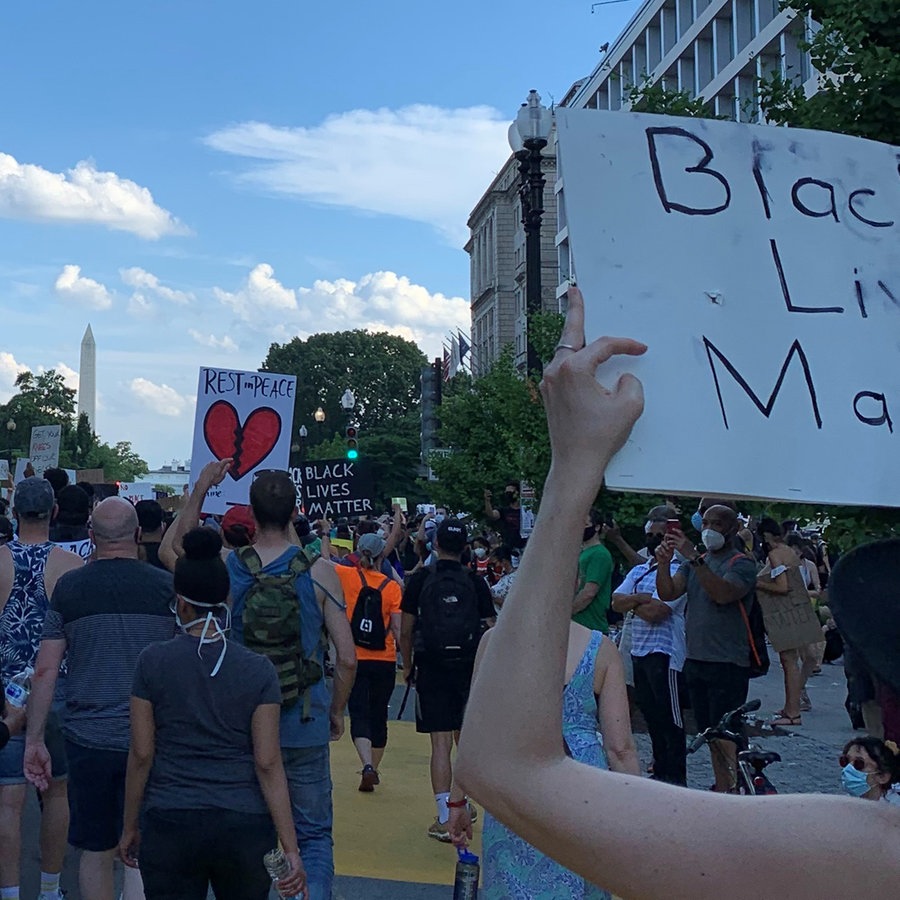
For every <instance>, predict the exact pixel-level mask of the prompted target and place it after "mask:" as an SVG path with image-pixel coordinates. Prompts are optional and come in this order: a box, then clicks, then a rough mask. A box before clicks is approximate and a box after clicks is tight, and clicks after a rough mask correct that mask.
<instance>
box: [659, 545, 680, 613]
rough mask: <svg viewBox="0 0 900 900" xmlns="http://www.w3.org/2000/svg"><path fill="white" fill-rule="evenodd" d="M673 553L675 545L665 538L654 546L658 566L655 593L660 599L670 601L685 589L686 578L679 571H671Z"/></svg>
mask: <svg viewBox="0 0 900 900" xmlns="http://www.w3.org/2000/svg"><path fill="white" fill-rule="evenodd" d="M674 555H675V545H674V544H673V542H672V541H671V540H670V539H669V538H666V539H664V540H663V542H662V543H661V544H660V545H659V546H658V547H657V548H656V561H657V563H658V564H659V568H658V569H657V570H656V593H657V594H659V598H660V600H665V601H671V600H676V599H677V598H678V597H680V596H681V595H682V594H683V593H684V592H685V590H686V589H687V579H686V578H685V577H684V575H682V574H681V572H676V573H675V574H674V575H673V574H672V573H671V571H670V569H669V566H670V565H671V564H672V558H673V556H674Z"/></svg>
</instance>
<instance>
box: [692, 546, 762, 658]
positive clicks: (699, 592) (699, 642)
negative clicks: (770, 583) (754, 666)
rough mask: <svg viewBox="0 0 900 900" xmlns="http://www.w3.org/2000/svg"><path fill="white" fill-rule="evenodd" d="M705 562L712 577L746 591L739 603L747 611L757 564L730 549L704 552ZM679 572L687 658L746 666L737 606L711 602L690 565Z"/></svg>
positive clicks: (744, 638)
mask: <svg viewBox="0 0 900 900" xmlns="http://www.w3.org/2000/svg"><path fill="white" fill-rule="evenodd" d="M704 560H705V562H706V565H707V567H708V568H709V570H710V571H711V572H712V573H713V574H714V575H718V576H719V577H720V578H724V579H725V581H727V582H729V583H730V584H734V585H739V586H740V587H742V588H744V589H745V591H746V593H745V594H744V596H743V598H742V599H741V601H740V602H741V603H743V604H744V609H745V610H747V611H749V609H750V604H751V601H752V599H753V596H754V589H755V587H756V563H755V562H754V561H753V560H752V559H750V557H749V556H745V555H744V554H743V553H738V552H737V551H736V550H732V549H730V548H729V549H725V550H719V551H718V552H716V553H707V554H706V556H705V557H704ZM678 571H679V573H680V574H682V575H684V577H685V578H686V579H687V608H686V612H685V636H686V637H687V658H688V659H696V660H700V661H702V662H721V663H733V664H734V665H737V666H748V667H749V665H750V644H749V642H748V640H747V626H746V625H745V624H744V617H743V616H742V615H741V611H740V609H739V608H738V605H737V603H728V604H726V605H724V606H723V605H721V604H719V603H716V602H714V601H713V600H712V598H711V597H710V596H709V594H707V593H706V591H705V590H703V587H702V586H701V584H700V579H699V578H698V577H697V572H696V570H695V569H694V568H693V566H690V565H688V564H685V565H683V566H682V567H681V568H680V569H679V570H678Z"/></svg>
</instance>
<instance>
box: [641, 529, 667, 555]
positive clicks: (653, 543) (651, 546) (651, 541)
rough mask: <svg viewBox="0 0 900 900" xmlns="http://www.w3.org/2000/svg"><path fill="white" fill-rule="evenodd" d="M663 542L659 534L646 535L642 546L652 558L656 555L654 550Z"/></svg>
mask: <svg viewBox="0 0 900 900" xmlns="http://www.w3.org/2000/svg"><path fill="white" fill-rule="evenodd" d="M662 542H663V535H661V534H648V535H647V540H646V541H644V546H645V547H646V548H647V552H648V553H650V555H651V556H652V555H653V554H654V553H656V548H657V547H659V545H660V544H661V543H662Z"/></svg>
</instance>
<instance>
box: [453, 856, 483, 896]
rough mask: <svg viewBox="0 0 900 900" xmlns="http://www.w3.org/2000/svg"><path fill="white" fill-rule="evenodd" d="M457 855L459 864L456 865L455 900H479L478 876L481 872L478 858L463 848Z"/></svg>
mask: <svg viewBox="0 0 900 900" xmlns="http://www.w3.org/2000/svg"><path fill="white" fill-rule="evenodd" d="M457 853H458V854H459V862H457V864H456V881H455V882H454V884H453V900H478V875H479V874H480V872H481V866H479V865H478V857H477V856H476V855H475V854H474V853H470V852H469V851H468V850H464V849H462V848H460V849H459V850H458V851H457Z"/></svg>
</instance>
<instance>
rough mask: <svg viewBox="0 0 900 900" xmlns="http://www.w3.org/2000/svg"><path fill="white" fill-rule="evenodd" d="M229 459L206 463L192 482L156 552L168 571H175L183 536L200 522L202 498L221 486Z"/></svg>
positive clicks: (180, 552) (229, 462)
mask: <svg viewBox="0 0 900 900" xmlns="http://www.w3.org/2000/svg"><path fill="white" fill-rule="evenodd" d="M231 462H232V460H231V458H230V457H229V458H228V459H219V460H215V461H214V462H211V463H207V464H206V465H205V466H204V467H203V469H202V471H201V472H200V475H199V476H198V477H197V480H196V482H194V489H193V490H192V491H191V494H190V496H189V497H188V499H187V503H185V505H184V508H183V509H182V510H181V512H180V513H179V514H178V515H177V516H176V518H175V521H174V522H173V523H172V525H171V527H170V528H167V529H166V532H165V534H164V535H163V539H162V541H161V542H160V544H159V550H158V551H157V553H158V556H159V559H160V562H161V563H162V564H163V565H164V566H165V567H166V568H167V569H168V570H169V571H170V572H174V571H175V563H177V562H178V558H179V557H180V556H181V555H182V554H183V553H184V548H183V547H182V546H181V542H182V540H183V539H184V536H185V535H186V534H187V533H188V532H189V531H190V530H191V529H192V528H196V526H197V523H198V522H199V521H200V512H201V510H202V508H203V498H204V497H206V494H207V492H208V491H209V489H210V488H211V487H213V486H215V485H217V484H221V483H222V482H223V481H224V479H225V476H226V475H227V474H228V469H229V467H230V466H231Z"/></svg>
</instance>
